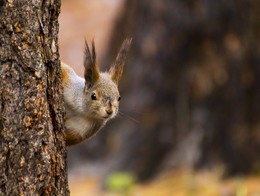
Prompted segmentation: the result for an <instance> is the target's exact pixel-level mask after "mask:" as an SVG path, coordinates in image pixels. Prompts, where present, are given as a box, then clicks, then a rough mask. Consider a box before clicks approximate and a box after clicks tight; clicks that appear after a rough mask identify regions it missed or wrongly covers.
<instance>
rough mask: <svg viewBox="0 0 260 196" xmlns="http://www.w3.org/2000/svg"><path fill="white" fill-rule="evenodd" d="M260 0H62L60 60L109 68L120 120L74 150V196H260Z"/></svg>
mask: <svg viewBox="0 0 260 196" xmlns="http://www.w3.org/2000/svg"><path fill="white" fill-rule="evenodd" d="M259 13H260V1H257V0H249V1H245V0H238V1H233V0H229V1H225V0H219V1H213V0H197V1H191V0H185V1H182V0H160V1H156V0H74V1H72V0H62V6H61V14H60V19H59V21H60V33H59V46H60V56H61V60H62V61H63V62H65V63H67V64H69V65H71V66H72V67H73V68H74V69H75V71H76V72H77V73H78V74H79V75H81V76H82V75H83V65H82V64H83V49H84V38H86V40H88V41H90V40H92V39H93V38H94V40H95V43H96V50H97V60H98V63H99V65H100V67H101V69H102V70H107V69H108V68H109V66H110V65H111V63H112V62H113V60H114V59H115V56H116V53H117V51H118V49H119V47H120V45H121V43H122V42H123V40H124V38H126V37H132V38H133V44H132V47H131V51H130V53H129V55H128V61H127V64H126V66H125V70H124V74H123V78H122V81H121V82H120V86H119V88H120V92H121V97H122V100H121V103H120V104H121V105H120V111H121V112H120V114H119V115H118V117H117V118H116V119H114V120H112V121H111V122H109V123H108V124H107V126H106V127H105V128H103V129H102V131H100V132H99V133H98V134H97V135H96V136H95V137H93V138H91V139H90V140H88V141H86V142H84V143H82V144H79V145H76V146H73V147H70V148H69V150H68V172H69V183H70V189H71V195H73V196H74V195H75V196H76V195H77V196H81V195H82V196H83V195H156V196H157V195H225V196H226V195H240V196H243V195H260V103H259V101H260V15H259Z"/></svg>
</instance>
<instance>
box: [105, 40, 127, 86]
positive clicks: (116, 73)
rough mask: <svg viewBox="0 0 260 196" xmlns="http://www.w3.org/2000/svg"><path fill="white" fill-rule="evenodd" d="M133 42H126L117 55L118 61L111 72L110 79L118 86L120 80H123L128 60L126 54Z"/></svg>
mask: <svg viewBox="0 0 260 196" xmlns="http://www.w3.org/2000/svg"><path fill="white" fill-rule="evenodd" d="M131 42H132V38H128V39H125V40H124V42H123V44H122V46H121V48H120V50H119V52H118V53H117V57H116V61H115V62H114V64H113V65H112V67H111V68H110V70H109V74H110V77H111V79H112V80H113V81H114V82H115V83H116V84H118V82H119V80H120V79H121V76H122V73H123V69H124V65H125V60H126V54H127V52H128V50H129V48H130V45H131Z"/></svg>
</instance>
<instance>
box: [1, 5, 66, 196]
mask: <svg viewBox="0 0 260 196" xmlns="http://www.w3.org/2000/svg"><path fill="white" fill-rule="evenodd" d="M59 11H60V0H33V1H27V0H12V1H11V0H10V1H9V0H8V1H7V0H0V81H1V83H0V93H1V94H0V148H1V154H0V195H68V194H69V191H68V181H67V172H66V148H65V143H64V139H63V112H64V109H63V100H62V88H61V79H60V78H61V77H60V76H61V70H60V66H59V53H58V46H57V36H58V15H59Z"/></svg>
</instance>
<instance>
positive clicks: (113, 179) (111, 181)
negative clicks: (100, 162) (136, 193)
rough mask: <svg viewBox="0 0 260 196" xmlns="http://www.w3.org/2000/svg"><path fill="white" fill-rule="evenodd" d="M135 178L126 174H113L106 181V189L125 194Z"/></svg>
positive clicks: (133, 183)
mask: <svg viewBox="0 0 260 196" xmlns="http://www.w3.org/2000/svg"><path fill="white" fill-rule="evenodd" d="M135 181H136V178H135V176H134V175H133V174H131V173H127V172H115V173H112V174H110V175H109V176H108V177H107V179H106V187H107V189H108V190H109V191H113V192H121V193H127V192H128V191H129V190H130V189H131V188H132V187H133V186H134V185H135Z"/></svg>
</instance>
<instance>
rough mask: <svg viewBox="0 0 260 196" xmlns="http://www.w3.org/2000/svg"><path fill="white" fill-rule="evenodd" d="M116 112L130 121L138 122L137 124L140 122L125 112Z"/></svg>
mask: <svg viewBox="0 0 260 196" xmlns="http://www.w3.org/2000/svg"><path fill="white" fill-rule="evenodd" d="M118 113H119V114H120V115H121V116H123V117H126V118H127V119H129V120H131V121H132V122H134V123H138V124H139V123H140V122H139V121H138V120H136V119H135V118H133V117H131V116H129V115H127V114H124V113H123V112H121V111H118Z"/></svg>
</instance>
